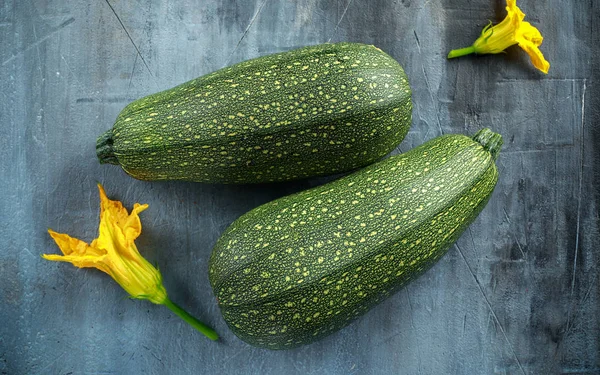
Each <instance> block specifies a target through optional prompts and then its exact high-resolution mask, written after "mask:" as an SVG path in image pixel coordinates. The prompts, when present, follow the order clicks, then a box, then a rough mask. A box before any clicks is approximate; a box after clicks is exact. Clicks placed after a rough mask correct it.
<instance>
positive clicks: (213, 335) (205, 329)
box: [164, 298, 219, 341]
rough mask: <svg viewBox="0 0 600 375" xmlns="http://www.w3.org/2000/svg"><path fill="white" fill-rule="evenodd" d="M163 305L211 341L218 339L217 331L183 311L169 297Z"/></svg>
mask: <svg viewBox="0 0 600 375" xmlns="http://www.w3.org/2000/svg"><path fill="white" fill-rule="evenodd" d="M164 305H165V306H167V307H168V308H169V310H171V311H173V312H174V313H175V314H176V315H177V316H178V317H180V318H181V319H183V320H185V321H186V322H188V323H189V324H190V325H191V326H192V327H194V328H196V329H197V330H198V331H200V332H201V333H202V334H203V335H204V336H206V337H208V338H209V339H211V340H213V341H216V340H218V339H219V335H218V334H217V332H215V331H214V330H213V329H212V328H210V327H209V326H207V325H206V324H204V323H202V322H201V321H199V320H198V319H196V318H194V317H193V316H191V315H190V314H188V312H187V311H185V310H184V309H182V308H181V307H179V306H177V305H176V304H175V303H173V302H172V301H171V300H170V299H169V298H167V299H166V300H165V303H164Z"/></svg>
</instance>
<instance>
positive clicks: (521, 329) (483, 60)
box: [0, 0, 600, 375]
mask: <svg viewBox="0 0 600 375" xmlns="http://www.w3.org/2000/svg"><path fill="white" fill-rule="evenodd" d="M519 5H520V6H521V7H522V9H523V10H524V12H525V13H527V14H528V20H529V21H531V22H532V23H533V24H534V25H536V26H538V27H539V28H540V30H541V31H542V33H543V35H544V37H545V42H544V44H543V46H542V50H543V52H544V54H545V55H546V57H547V59H548V60H549V61H550V62H551V64H552V66H551V68H550V74H549V75H547V76H545V75H543V74H541V73H539V72H538V71H536V70H535V69H534V68H533V67H532V66H531V65H530V63H529V61H528V57H527V56H526V54H525V53H523V52H522V51H521V50H520V49H519V48H518V47H513V48H511V49H510V50H509V51H508V53H507V54H505V55H498V56H485V57H466V58H461V59H457V60H452V61H447V60H446V59H445V57H444V56H445V55H446V54H447V52H448V51H449V50H450V49H452V48H458V47H464V46H467V45H469V44H470V43H471V42H472V41H473V40H474V39H475V38H476V37H477V36H478V35H479V33H480V30H481V28H482V27H483V26H485V24H486V23H487V21H488V20H489V19H491V20H500V19H502V18H503V17H504V11H503V7H504V3H503V1H496V0H487V1H483V0H480V1H473V0H401V1H368V0H339V1H316V0H298V1H278V0H247V1H246V0H244V1H237V2H236V1H232V0H223V1H214V0H210V1H208V0H207V1H194V0H182V1H167V0H147V1H142V0H129V1H125V0H97V1H87V2H86V1H84V2H75V1H66V0H3V1H1V2H0V46H1V47H2V48H0V85H1V86H0V87H1V89H0V95H1V100H0V123H1V124H2V125H1V126H0V160H1V163H0V174H1V176H2V177H1V178H0V192H1V193H2V199H1V200H0V243H2V245H3V246H2V250H1V251H0V276H1V278H2V282H1V283H0V301H1V305H0V322H2V324H1V325H0V374H11V375H12V374H192V373H193V374H199V373H207V374H208V373H219V374H242V373H247V374H492V373H495V374H558V373H563V374H575V373H577V374H599V373H600V323H599V316H600V304H599V303H600V283H599V274H598V261H599V259H600V252H599V251H600V250H599V249H598V243H599V239H600V234H599V232H598V202H599V201H598V198H599V195H598V194H599V193H600V191H599V186H600V185H599V182H600V181H599V179H600V178H599V174H598V172H599V166H600V164H599V163H598V161H597V157H598V156H599V155H598V147H600V146H599V145H600V134H599V130H598V126H597V122H598V120H599V112H598V111H599V107H600V106H599V104H600V99H599V97H600V87H599V85H598V82H597V80H598V79H599V77H600V76H599V75H598V61H597V59H596V56H597V55H598V53H600V48H599V45H600V43H599V42H600V41H599V37H598V35H599V33H598V21H599V20H600V17H599V13H600V12H599V9H598V7H599V5H598V3H597V2H594V1H576V0H562V1H559V0H549V1H524V0H521V1H519ZM342 40H347V41H359V42H365V43H372V44H375V45H377V46H378V47H380V48H382V49H383V50H385V51H387V52H388V53H390V54H391V55H392V56H393V57H394V58H396V59H397V60H398V61H399V62H400V63H401V64H402V65H403V66H404V67H405V69H406V71H407V73H408V75H409V78H410V81H411V83H412V86H413V91H414V105H415V109H414V114H413V116H414V120H413V127H412V129H411V131H410V133H409V135H408V137H407V138H406V140H405V141H404V142H403V143H402V144H401V145H400V147H399V150H401V151H404V150H408V149H410V148H412V147H414V146H415V145H418V144H420V143H422V142H423V141H424V140H427V139H430V138H433V137H435V136H437V135H439V134H440V133H441V132H444V133H453V132H456V133H469V134H472V133H474V132H475V131H476V130H478V129H480V128H481V127H484V126H488V127H491V128H492V129H494V130H495V131H498V132H500V133H501V134H502V135H503V136H504V138H505V147H504V149H503V151H502V153H501V155H500V158H499V160H498V166H499V170H500V182H499V184H498V187H497V189H496V191H495V193H494V196H493V197H492V200H491V201H490V203H489V205H488V206H487V208H486V209H485V210H484V212H483V213H482V214H481V216H480V217H479V218H478V219H477V221H476V222H475V223H474V224H473V225H472V226H471V228H470V229H469V230H468V231H467V232H466V233H465V234H464V235H463V237H462V238H461V239H460V240H459V241H458V243H457V246H456V247H454V248H452V249H451V250H450V251H449V253H448V255H447V256H445V257H444V258H443V259H442V260H441V261H440V262H439V263H438V264H437V265H436V266H435V267H434V268H433V269H432V270H430V271H429V272H428V273H427V274H425V275H424V276H423V277H421V278H420V279H418V280H417V281H415V282H414V283H412V284H411V285H409V286H408V287H407V288H406V289H404V290H403V291H401V292H399V293H398V294H397V295H395V296H394V297H392V298H390V299H389V300H387V301H386V302H384V303H383V304H381V305H380V306H378V307H376V308H375V309H373V310H372V311H371V312H369V313H368V314H367V315H366V316H364V317H363V318H361V319H360V320H358V321H356V322H355V323H354V324H352V325H351V326H350V327H348V328H347V329H344V330H343V331H341V332H339V333H337V334H334V335H332V336H330V337H328V338H327V339H325V340H323V341H321V342H318V343H316V344H314V345H310V346H305V347H302V348H299V349H296V350H291V351H280V352H270V351H265V350H260V349H255V348H252V347H250V346H247V345H246V344H244V343H243V342H241V341H240V340H238V339H237V338H236V337H235V336H233V334H232V333H231V332H230V331H229V330H228V329H227V327H226V325H225V323H224V321H223V320H222V318H221V317H220V315H219V312H218V309H217V306H216V304H215V301H214V298H213V296H212V293H211V291H210V288H209V286H208V279H207V272H206V268H207V259H208V257H209V254H210V251H211V248H212V246H213V244H214V243H215V242H216V239H217V238H218V236H219V235H220V233H222V231H223V230H224V229H225V228H226V226H227V225H228V224H230V223H231V222H232V221H233V220H234V219H235V218H236V217H238V216H239V215H241V214H242V213H244V212H246V211H247V210H249V209H251V208H253V207H255V206H257V205H259V204H261V203H263V202H267V201H269V200H272V199H274V198H276V197H279V196H282V195H284V194H288V193H291V192H293V191H297V190H300V189H305V188H307V187H309V186H314V185H316V184H318V183H320V182H323V181H324V180H325V179H320V180H313V181H302V182H295V183H286V184H280V185H268V186H226V187H223V186H209V185H201V184H193V183H175V182H173V183H164V182H163V183H147V182H140V181H135V180H133V179H131V178H129V177H128V176H126V175H125V174H124V173H123V172H122V171H121V170H119V169H118V168H117V167H114V166H106V165H103V166H101V165H99V164H98V163H97V161H96V157H95V150H94V144H95V139H96V137H97V136H98V135H99V134H101V133H102V132H103V131H105V130H106V129H108V128H110V127H111V126H112V123H113V121H114V120H115V118H116V116H117V114H118V113H119V111H120V110H121V109H122V108H123V107H124V106H125V105H126V104H127V103H129V102H130V101H132V100H134V99H136V98H139V97H141V96H144V95H146V94H150V93H153V92H156V91H158V90H162V89H166V88H169V87H171V86H174V85H176V84H179V83H181V82H184V81H186V80H189V79H192V78H195V77H197V76H200V75H202V74H205V73H209V72H211V71H214V70H216V69H218V68H221V67H224V66H226V65H229V64H231V63H234V62H238V61H241V60H244V59H247V58H251V57H256V56H259V55H263V54H268V53H272V52H277V51H285V50H288V49H291V48H295V47H299V46H304V45H308V44H317V43H322V42H326V41H342ZM96 182H101V183H103V184H104V186H105V188H106V190H107V191H108V194H109V195H110V196H111V197H113V198H116V199H119V200H122V201H123V202H124V203H125V204H126V205H127V206H128V207H131V206H132V205H133V203H134V202H141V203H149V204H150V209H149V210H147V211H146V212H144V213H143V214H142V221H143V224H144V232H143V234H142V236H141V238H140V239H139V241H138V246H139V248H140V249H141V251H142V252H143V254H144V255H145V256H146V257H147V258H148V259H150V260H151V261H152V262H155V263H156V264H158V265H159V267H160V269H161V270H162V272H163V274H164V278H165V285H166V286H167V289H168V290H169V291H170V295H171V296H172V299H173V300H174V301H176V302H177V303H179V304H181V305H182V306H185V307H186V308H188V309H189V311H190V312H192V313H193V314H195V315H196V316H198V317H199V318H200V319H202V320H204V321H206V322H207V323H210V324H211V325H212V326H214V327H215V328H216V329H217V330H218V332H220V333H221V335H222V336H223V339H222V341H220V342H219V343H213V342H210V341H208V340H207V339H205V338H204V337H202V336H201V335H200V334H198V333H197V332H195V331H194V330H192V329H191V328H190V327H188V326H187V325H185V324H184V323H182V322H181V321H180V320H179V319H177V318H176V317H175V316H174V315H172V314H171V313H170V312H169V311H168V310H167V309H166V308H164V307H160V306H154V305H152V304H150V303H148V302H143V301H134V300H129V299H127V298H126V295H125V293H124V292H123V291H122V290H121V289H120V287H119V286H118V285H117V284H116V283H114V282H113V281H112V280H110V279H109V278H108V277H107V276H105V275H104V274H102V273H100V272H99V271H96V270H79V269H76V268H74V267H72V266H70V265H67V264H58V263H50V262H47V261H44V260H42V259H41V258H40V256H39V255H40V254H42V253H45V252H46V253H47V252H57V251H58V249H57V248H56V246H55V245H54V244H53V242H52V241H51V239H50V237H49V236H48V235H47V233H46V228H48V227H50V228H53V229H55V230H57V231H60V232H66V233H69V234H71V235H74V236H77V237H79V238H82V239H85V240H91V239H93V238H94V237H95V235H96V230H97V220H98V219H97V215H98V195H97V191H96V187H95V183H96Z"/></svg>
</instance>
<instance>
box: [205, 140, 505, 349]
mask: <svg viewBox="0 0 600 375" xmlns="http://www.w3.org/2000/svg"><path fill="white" fill-rule="evenodd" d="M501 145H502V137H501V136H500V135H499V134H496V133H493V132H492V131H490V130H489V129H483V130H481V131H480V132H478V133H477V134H476V135H475V136H474V137H473V138H469V137H466V136H463V135H445V136H441V137H438V138H436V139H433V140H431V141H429V142H427V143H425V144H423V145H421V146H420V147H417V148H415V149H413V150H411V151H409V152H407V153H405V154H401V155H396V156H392V157H390V158H388V159H386V160H383V161H380V162H378V163H375V164H373V165H371V166H369V167H367V168H365V169H363V170H360V171H358V172H356V173H353V174H351V175H349V176H347V177H344V178H341V179H339V180H337V181H334V182H331V183H328V184H325V185H322V186H319V187H316V188H313V189H310V190H306V191H303V192H300V193H297V194H294V195H290V196H287V197H283V198H280V199H277V200H275V201H272V202H270V203H267V204H264V205H262V206H260V207H258V208H256V209H254V210H252V211H250V212H248V213H246V214H245V215H243V216H241V217H240V218H239V219H237V220H236V221H235V222H234V223H233V224H232V225H231V226H230V227H229V228H228V229H227V230H226V231H225V233H224V234H223V235H222V237H221V238H220V239H219V240H218V242H217V244H216V246H215V248H214V250H213V252H212V255H211V258H210V265H209V277H210V282H211V285H212V287H213V290H214V293H215V296H216V297H217V300H218V304H219V307H220V309H221V312H222V314H223V317H224V318H225V321H226V322H227V324H228V325H229V327H230V328H231V329H232V330H233V331H234V332H235V334H236V335H238V336H239V337H240V338H241V339H242V340H244V341H246V342H248V343H250V344H252V345H256V346H259V347H265V348H270V349H286V348H291V347H294V346H298V345H302V344H307V343H310V342H312V341H314V340H316V339H318V338H321V337H323V336H326V335H328V334H330V333H332V332H334V331H337V330H339V329H340V328H342V327H344V326H346V325H347V324H349V323H350V322H351V321H352V320H353V319H355V318H356V317H358V316H359V315H361V314H363V313H365V312H366V311H368V310H369V309H370V308H372V307H373V306H374V305H376V304H377V303H379V302H381V301H382V300H384V299H385V298H386V297H388V296H389V295H391V294H392V293H394V292H395V291H397V290H398V289H399V288H400V287H402V286H403V285H405V284H406V283H407V282H408V281H410V280H412V279H414V278H415V277H417V276H418V275H419V274H421V273H422V272H424V271H425V270H427V269H428V268H429V267H430V266H431V265H432V264H433V263H434V262H435V261H437V260H438V259H439V258H440V257H441V256H442V255H443V254H445V252H446V251H447V249H448V248H449V247H450V246H451V245H452V244H453V243H454V242H455V241H456V240H457V239H458V237H459V236H460V235H461V233H462V232H463V231H464V230H465V229H466V228H467V226H468V225H469V224H470V223H471V222H472V221H473V220H474V219H475V217H477V215H478V214H479V212H480V211H481V210H482V209H483V207H484V206H485V205H486V203H487V201H488V199H489V197H490V195H491V193H492V191H493V189H494V186H495V185H496V181H497V179H498V171H497V169H496V165H495V159H496V156H497V153H498V152H499V149H500V147H501Z"/></svg>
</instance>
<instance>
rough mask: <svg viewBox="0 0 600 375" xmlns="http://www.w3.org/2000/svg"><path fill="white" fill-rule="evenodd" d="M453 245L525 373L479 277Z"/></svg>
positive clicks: (460, 251)
mask: <svg viewBox="0 0 600 375" xmlns="http://www.w3.org/2000/svg"><path fill="white" fill-rule="evenodd" d="M454 246H455V247H456V250H458V253H459V254H460V256H461V258H462V259H463V261H464V262H465V264H466V265H467V269H468V270H469V273H470V274H471V276H473V279H475V283H476V284H477V287H478V288H479V292H480V293H481V295H482V296H483V299H484V301H485V303H486V304H487V306H488V308H489V309H490V313H491V314H492V316H493V318H494V321H495V322H496V324H498V327H500V332H502V336H504V340H506V343H507V344H508V347H509V348H510V351H511V353H512V355H513V357H514V358H515V361H516V362H517V365H518V366H519V369H520V370H521V372H522V373H523V374H525V370H524V369H523V366H522V365H521V361H520V360H519V357H517V353H516V352H515V349H514V348H513V346H512V344H511V343H510V341H509V340H508V336H506V331H505V330H504V327H503V326H502V324H500V320H499V319H498V316H497V315H496V312H495V311H494V309H493V308H492V304H491V303H490V301H489V300H488V298H487V296H486V295H485V293H484V291H483V287H482V286H481V283H480V282H479V279H477V276H475V273H474V272H473V270H472V269H471V266H470V265H469V262H467V258H465V255H464V254H463V252H462V250H461V249H460V247H458V244H454Z"/></svg>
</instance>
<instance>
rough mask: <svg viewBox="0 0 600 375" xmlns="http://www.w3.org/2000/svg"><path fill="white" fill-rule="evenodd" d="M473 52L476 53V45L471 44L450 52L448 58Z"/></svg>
mask: <svg viewBox="0 0 600 375" xmlns="http://www.w3.org/2000/svg"><path fill="white" fill-rule="evenodd" d="M472 53H475V47H473V46H471V47H465V48H460V49H453V50H452V51H450V53H449V54H448V58H449V59H452V58H454V57H459V56H465V55H470V54H472Z"/></svg>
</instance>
